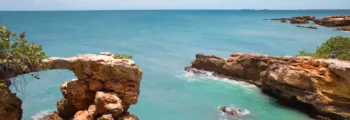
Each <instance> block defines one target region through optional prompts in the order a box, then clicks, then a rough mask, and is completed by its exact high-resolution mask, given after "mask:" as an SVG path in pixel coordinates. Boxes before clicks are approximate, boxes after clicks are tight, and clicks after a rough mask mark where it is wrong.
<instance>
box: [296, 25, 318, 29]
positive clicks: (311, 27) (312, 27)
mask: <svg viewBox="0 0 350 120" xmlns="http://www.w3.org/2000/svg"><path fill="white" fill-rule="evenodd" d="M297 27H300V28H309V29H317V27H315V26H301V25H297Z"/></svg>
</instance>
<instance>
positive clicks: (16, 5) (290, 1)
mask: <svg viewBox="0 0 350 120" xmlns="http://www.w3.org/2000/svg"><path fill="white" fill-rule="evenodd" d="M144 9H287V10H288V9H350V0H0V10H6V11H7V10H144Z"/></svg>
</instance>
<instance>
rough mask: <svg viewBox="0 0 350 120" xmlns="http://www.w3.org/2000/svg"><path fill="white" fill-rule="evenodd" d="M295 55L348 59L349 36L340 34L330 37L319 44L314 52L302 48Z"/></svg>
mask: <svg viewBox="0 0 350 120" xmlns="http://www.w3.org/2000/svg"><path fill="white" fill-rule="evenodd" d="M297 56H311V57H314V58H337V59H341V60H350V38H349V37H341V36H337V37H331V38H330V39H328V40H327V41H326V42H324V43H323V44H322V45H321V46H319V47H317V50H316V52H315V53H312V52H307V51H305V50H302V51H300V52H299V54H297Z"/></svg>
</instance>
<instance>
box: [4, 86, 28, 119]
mask: <svg viewBox="0 0 350 120" xmlns="http://www.w3.org/2000/svg"><path fill="white" fill-rule="evenodd" d="M8 86H10V85H9V84H8V83H4V81H0V120H20V119H21V118H22V111H23V110H22V108H21V106H22V100H20V99H19V98H18V97H17V96H16V94H15V93H11V91H10V90H9V88H8Z"/></svg>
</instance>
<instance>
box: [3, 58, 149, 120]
mask: <svg viewBox="0 0 350 120" xmlns="http://www.w3.org/2000/svg"><path fill="white" fill-rule="evenodd" d="M45 62H46V63H49V66H50V67H49V68H45V69H44V70H47V69H68V70H71V71H73V72H74V74H75V75H76V76H77V77H78V79H73V80H71V81H68V82H64V83H63V84H62V85H61V87H60V88H61V91H62V94H63V96H64V98H63V99H61V100H60V101H59V102H57V111H55V112H54V113H53V114H51V115H49V116H45V119H54V120H62V119H74V120H94V119H97V118H101V119H110V118H114V119H126V118H127V119H130V120H133V119H138V118H137V117H136V116H133V115H130V114H129V113H128V111H127V110H128V109H129V107H130V105H132V104H136V103H137V99H138V95H139V93H140V90H139V89H140V82H141V79H142V70H141V69H139V68H138V66H137V65H136V64H135V62H134V61H133V60H130V59H115V58H113V57H112V56H111V54H101V55H95V54H85V55H78V56H76V57H71V58H59V57H52V58H49V59H46V60H45ZM8 92H9V95H8V97H7V98H2V99H0V104H4V105H7V106H3V107H0V119H2V118H5V119H21V117H22V109H21V104H22V102H21V100H20V99H19V98H17V96H16V94H14V93H11V92H10V91H9V90H8ZM9 108H10V109H9Z"/></svg>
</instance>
